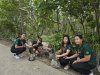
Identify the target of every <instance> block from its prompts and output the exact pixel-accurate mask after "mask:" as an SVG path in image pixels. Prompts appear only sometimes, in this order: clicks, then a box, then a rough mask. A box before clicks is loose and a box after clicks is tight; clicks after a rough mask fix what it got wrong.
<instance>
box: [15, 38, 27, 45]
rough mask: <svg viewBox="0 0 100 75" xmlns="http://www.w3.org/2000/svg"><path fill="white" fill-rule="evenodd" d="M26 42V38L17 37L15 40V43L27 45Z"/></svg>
mask: <svg viewBox="0 0 100 75" xmlns="http://www.w3.org/2000/svg"><path fill="white" fill-rule="evenodd" d="M25 43H26V40H21V39H20V38H17V39H16V42H15V45H17V46H23V45H25Z"/></svg>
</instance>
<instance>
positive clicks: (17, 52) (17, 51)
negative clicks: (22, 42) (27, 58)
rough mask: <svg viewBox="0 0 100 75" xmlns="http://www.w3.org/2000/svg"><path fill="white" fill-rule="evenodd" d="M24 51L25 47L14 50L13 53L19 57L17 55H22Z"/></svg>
mask: <svg viewBox="0 0 100 75" xmlns="http://www.w3.org/2000/svg"><path fill="white" fill-rule="evenodd" d="M25 50H26V48H25V47H23V48H15V53H16V55H19V54H21V53H23V52H24V51H25Z"/></svg>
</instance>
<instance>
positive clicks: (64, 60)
mask: <svg viewBox="0 0 100 75" xmlns="http://www.w3.org/2000/svg"><path fill="white" fill-rule="evenodd" d="M59 62H60V64H61V65H62V66H63V67H65V66H66V65H67V64H68V63H69V60H68V59H65V58H63V57H61V58H59Z"/></svg>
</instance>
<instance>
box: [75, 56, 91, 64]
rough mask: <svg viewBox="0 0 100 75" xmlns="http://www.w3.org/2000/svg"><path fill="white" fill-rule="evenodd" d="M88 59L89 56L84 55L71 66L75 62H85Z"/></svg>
mask: <svg viewBox="0 0 100 75" xmlns="http://www.w3.org/2000/svg"><path fill="white" fill-rule="evenodd" d="M90 58H91V55H85V56H84V58H81V59H78V60H76V61H74V62H73V64H74V63H77V62H87V61H89V60H90Z"/></svg>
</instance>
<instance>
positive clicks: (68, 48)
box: [64, 45, 72, 53]
mask: <svg viewBox="0 0 100 75" xmlns="http://www.w3.org/2000/svg"><path fill="white" fill-rule="evenodd" d="M67 50H71V51H72V45H67V46H66V47H65V50H64V53H66V51H67Z"/></svg>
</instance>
